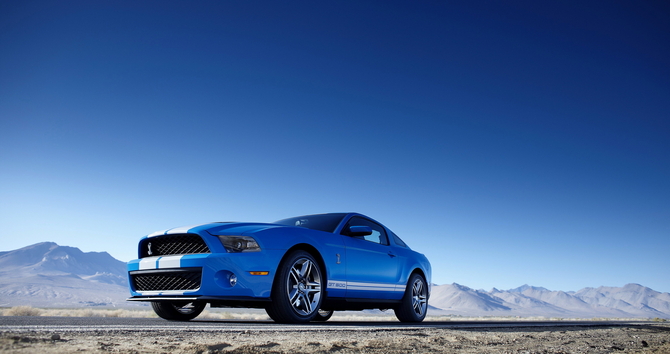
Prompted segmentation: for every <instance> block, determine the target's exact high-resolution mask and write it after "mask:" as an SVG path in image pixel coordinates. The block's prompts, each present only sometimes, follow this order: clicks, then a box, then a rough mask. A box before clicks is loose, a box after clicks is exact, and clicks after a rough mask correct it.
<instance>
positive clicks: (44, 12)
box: [0, 1, 670, 292]
mask: <svg viewBox="0 0 670 354" xmlns="http://www.w3.org/2000/svg"><path fill="white" fill-rule="evenodd" d="M668 43H670V6H668V5H667V4H665V3H662V2H637V1H621V2H616V3H610V2H608V3H603V2H583V1H574V2H569V1H568V2H560V3H552V4H545V3H544V2H539V3H538V2H536V1H519V2H514V3H513V4H508V3H506V2H488V1H486V2H465V3H463V2H453V3H452V2H433V1H429V2H421V3H417V2H394V1H391V2H388V1H379V2H369V1H357V2H349V3H321V2H319V3H314V2H291V3H285V2H243V3H238V2H229V1H211V2H200V3H197V4H194V3H191V2H173V1H159V2H150V1H146V2H139V3H138V2H132V1H130V2H124V1H82V2H74V1H71V2H49V1H46V2H35V1H7V2H3V3H2V4H0V52H2V55H0V166H1V168H0V226H1V228H2V232H1V233H0V237H2V247H1V248H2V250H12V249H16V248H20V247H24V246H27V245H30V244H33V243H37V242H42V241H55V242H57V243H59V244H61V245H69V246H75V247H79V248H81V249H82V250H84V251H108V252H109V253H111V254H112V255H113V256H114V257H116V258H118V259H120V260H123V261H127V260H130V259H132V258H134V257H135V252H136V251H135V250H136V243H137V241H138V240H139V238H140V237H142V236H143V235H146V234H148V233H151V232H153V231H156V230H160V229H166V228H170V227H177V226H183V225H191V224H197V223H205V222H210V221H229V220H238V221H266V222H270V221H274V220H277V219H281V218H285V217H290V216H295V215H302V214H312V213H323V212H341V211H357V212H361V213H364V214H367V215H369V216H371V217H373V218H375V219H377V220H379V221H381V222H383V223H385V224H386V225H387V226H389V227H390V228H391V229H392V230H394V232H396V233H397V234H398V235H400V236H401V237H402V238H403V239H404V240H405V241H406V242H407V243H408V244H409V245H410V246H411V247H412V248H414V249H416V250H418V251H420V252H422V253H425V254H426V255H427V256H428V258H429V259H430V260H431V262H432V264H433V268H434V279H433V281H434V282H435V283H438V284H446V283H452V282H456V283H459V284H463V285H467V286H470V287H473V288H483V289H487V290H488V289H490V288H492V287H498V288H500V289H509V288H514V287H517V286H520V285H522V284H524V283H528V284H531V285H535V286H544V287H546V288H549V289H552V290H566V291H567V290H578V289H580V288H583V287H587V286H593V287H597V286H600V285H607V286H623V285H624V284H626V283H631V282H632V283H640V284H642V285H645V286H649V287H651V288H653V289H655V290H658V291H663V292H669V291H670V277H668V276H667V273H668V270H669V269H670V262H669V261H668V259H669V258H668V250H670V184H669V183H668V181H670V154H669V153H670V121H669V120H670V66H669V65H668V58H670V46H668Z"/></svg>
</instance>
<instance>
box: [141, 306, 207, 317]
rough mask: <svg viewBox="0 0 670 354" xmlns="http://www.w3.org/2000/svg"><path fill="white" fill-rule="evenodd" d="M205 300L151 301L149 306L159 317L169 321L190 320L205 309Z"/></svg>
mask: <svg viewBox="0 0 670 354" xmlns="http://www.w3.org/2000/svg"><path fill="white" fill-rule="evenodd" d="M205 306H207V303H205V302H186V301H177V302H170V301H152V302H151V307H153V309H154V312H155V313H156V314H157V315H158V316H159V317H161V318H164V319H166V320H170V321H190V320H192V319H194V318H196V317H198V315H199V314H200V313H202V310H204V309H205Z"/></svg>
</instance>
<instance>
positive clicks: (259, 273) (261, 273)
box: [249, 272, 270, 275]
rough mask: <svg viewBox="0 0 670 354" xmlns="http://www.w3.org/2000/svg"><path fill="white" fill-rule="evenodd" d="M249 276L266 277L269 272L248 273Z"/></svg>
mask: <svg viewBox="0 0 670 354" xmlns="http://www.w3.org/2000/svg"><path fill="white" fill-rule="evenodd" d="M249 274H251V275H268V274H270V272H249Z"/></svg>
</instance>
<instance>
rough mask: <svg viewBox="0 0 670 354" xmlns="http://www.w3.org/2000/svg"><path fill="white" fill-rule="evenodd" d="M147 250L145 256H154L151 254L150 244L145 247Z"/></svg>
mask: <svg viewBox="0 0 670 354" xmlns="http://www.w3.org/2000/svg"><path fill="white" fill-rule="evenodd" d="M147 249H148V250H147V254H148V255H150V256H151V255H152V254H154V253H153V252H151V242H149V244H148V245H147Z"/></svg>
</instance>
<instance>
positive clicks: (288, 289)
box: [265, 250, 323, 323]
mask: <svg viewBox="0 0 670 354" xmlns="http://www.w3.org/2000/svg"><path fill="white" fill-rule="evenodd" d="M322 274H323V272H322V271H321V267H320V266H319V263H317V262H316V259H315V258H314V257H313V256H312V255H311V254H309V253H308V252H305V251H301V250H298V251H294V252H292V253H290V254H289V255H288V256H287V257H286V259H285V260H284V261H283V262H282V263H281V264H280V265H279V269H278V270H277V278H276V279H275V282H274V285H273V287H272V295H271V296H270V297H271V299H272V303H271V304H269V305H268V306H267V307H266V308H265V311H266V312H267V313H268V315H269V316H270V318H272V319H273V320H274V321H275V322H279V323H305V322H309V321H311V320H313V319H314V318H315V317H316V316H317V314H318V310H319V308H320V307H321V302H322V301H323V298H322V295H323V289H322V287H323V276H322Z"/></svg>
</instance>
